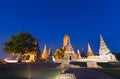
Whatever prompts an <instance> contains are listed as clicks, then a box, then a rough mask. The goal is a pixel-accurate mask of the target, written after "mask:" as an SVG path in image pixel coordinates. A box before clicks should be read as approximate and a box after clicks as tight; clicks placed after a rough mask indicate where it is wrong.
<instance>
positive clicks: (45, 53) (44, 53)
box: [42, 44, 48, 60]
mask: <svg viewBox="0 0 120 79" xmlns="http://www.w3.org/2000/svg"><path fill="white" fill-rule="evenodd" d="M42 59H44V60H47V59H48V53H47V48H46V44H45V46H44V49H43V53H42Z"/></svg>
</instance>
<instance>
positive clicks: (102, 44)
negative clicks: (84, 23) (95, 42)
mask: <svg viewBox="0 0 120 79" xmlns="http://www.w3.org/2000/svg"><path fill="white" fill-rule="evenodd" d="M109 52H110V49H109V48H108V47H107V45H106V43H105V42H104V40H103V37H102V35H100V49H99V54H100V55H106V54H107V53H109Z"/></svg>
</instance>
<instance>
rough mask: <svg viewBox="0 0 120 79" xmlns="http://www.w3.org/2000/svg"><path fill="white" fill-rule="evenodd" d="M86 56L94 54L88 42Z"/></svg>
mask: <svg viewBox="0 0 120 79" xmlns="http://www.w3.org/2000/svg"><path fill="white" fill-rule="evenodd" d="M87 56H94V53H93V51H92V49H91V47H90V44H89V43H88V53H87Z"/></svg>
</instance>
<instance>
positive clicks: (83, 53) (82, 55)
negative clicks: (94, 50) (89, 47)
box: [81, 48, 86, 58]
mask: <svg viewBox="0 0 120 79" xmlns="http://www.w3.org/2000/svg"><path fill="white" fill-rule="evenodd" d="M81 57H82V58H86V55H85V52H84V48H82V54H81Z"/></svg>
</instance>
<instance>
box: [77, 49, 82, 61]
mask: <svg viewBox="0 0 120 79" xmlns="http://www.w3.org/2000/svg"><path fill="white" fill-rule="evenodd" d="M77 58H78V59H80V58H81V55H80V51H79V49H78V50H77Z"/></svg>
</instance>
